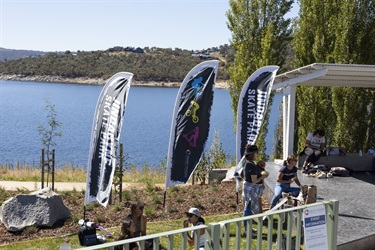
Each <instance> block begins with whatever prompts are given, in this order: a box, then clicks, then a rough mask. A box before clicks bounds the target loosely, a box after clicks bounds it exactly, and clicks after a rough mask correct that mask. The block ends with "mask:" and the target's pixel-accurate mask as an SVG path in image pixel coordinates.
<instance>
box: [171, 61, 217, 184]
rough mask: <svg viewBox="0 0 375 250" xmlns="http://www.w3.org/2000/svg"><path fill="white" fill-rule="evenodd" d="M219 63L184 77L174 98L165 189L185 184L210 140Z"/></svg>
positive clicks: (202, 66)
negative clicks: (211, 117)
mask: <svg viewBox="0 0 375 250" xmlns="http://www.w3.org/2000/svg"><path fill="white" fill-rule="evenodd" d="M218 66H219V62H218V61H217V60H211V61H206V62H202V63H200V64H198V65H197V66H195V67H194V68H193V69H192V70H191V71H190V72H189V73H188V74H187V76H186V77H185V79H184V81H183V82H182V84H181V87H180V90H179V92H178V94H177V97H176V103H175V108H174V113H173V118H172V125H171V134H170V141H169V150H168V159H167V174H166V184H165V188H166V189H167V187H169V186H173V185H176V184H182V183H186V182H187V181H188V180H189V178H190V176H191V174H192V173H193V172H194V170H195V168H196V166H197V164H198V163H199V160H200V158H201V156H202V153H203V150H204V146H205V144H206V141H207V139H208V136H209V129H210V112H211V107H212V103H213V97H214V91H213V87H214V84H215V81H216V75H217V70H218Z"/></svg>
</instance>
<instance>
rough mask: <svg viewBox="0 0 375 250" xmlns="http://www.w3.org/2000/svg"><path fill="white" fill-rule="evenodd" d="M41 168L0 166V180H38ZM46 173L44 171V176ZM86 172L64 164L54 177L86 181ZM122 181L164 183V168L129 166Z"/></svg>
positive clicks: (62, 179) (62, 180)
mask: <svg viewBox="0 0 375 250" xmlns="http://www.w3.org/2000/svg"><path fill="white" fill-rule="evenodd" d="M41 174H42V173H41V168H40V167H36V166H30V165H23V166H20V165H16V166H6V165H2V166H0V180H6V181H40V180H41ZM46 175H47V173H45V176H46ZM86 178H87V172H86V169H85V168H83V167H77V166H74V165H73V164H64V165H63V166H62V167H61V168H58V169H56V170H55V179H56V180H59V181H61V182H86ZM122 178H123V182H128V183H130V182H141V183H164V182H165V170H163V169H162V168H156V169H150V168H149V167H148V166H147V165H145V166H143V167H142V169H137V168H136V167H135V166H131V167H130V169H127V170H126V171H124V175H123V177H122Z"/></svg>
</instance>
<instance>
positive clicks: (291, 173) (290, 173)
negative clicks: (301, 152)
mask: <svg viewBox="0 0 375 250" xmlns="http://www.w3.org/2000/svg"><path fill="white" fill-rule="evenodd" d="M296 163H297V158H296V157H295V156H294V155H289V156H288V158H287V159H286V160H285V161H284V164H283V166H282V167H281V168H280V170H279V173H278V175H277V180H276V187H275V195H274V196H273V198H272V200H271V204H270V206H271V208H272V207H274V206H275V205H276V203H277V201H278V200H279V199H280V197H281V194H282V192H284V193H293V196H295V197H297V196H298V195H299V193H300V191H301V188H300V187H301V183H300V182H299V180H298V176H297V167H296ZM293 182H295V183H296V184H297V185H298V187H291V186H290V184H292V183H293Z"/></svg>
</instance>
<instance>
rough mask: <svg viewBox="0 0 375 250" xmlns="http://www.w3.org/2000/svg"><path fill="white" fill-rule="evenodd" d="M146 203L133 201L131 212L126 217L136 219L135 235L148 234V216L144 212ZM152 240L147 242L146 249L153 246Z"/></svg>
mask: <svg viewBox="0 0 375 250" xmlns="http://www.w3.org/2000/svg"><path fill="white" fill-rule="evenodd" d="M144 207H145V204H144V203H143V202H133V203H132V205H131V207H130V214H129V215H128V216H127V217H126V218H125V219H129V220H133V221H134V226H135V232H134V237H139V236H144V235H146V226H147V217H146V216H145V215H144V214H143V209H144ZM152 242H153V241H152V240H148V241H146V242H145V249H150V248H152Z"/></svg>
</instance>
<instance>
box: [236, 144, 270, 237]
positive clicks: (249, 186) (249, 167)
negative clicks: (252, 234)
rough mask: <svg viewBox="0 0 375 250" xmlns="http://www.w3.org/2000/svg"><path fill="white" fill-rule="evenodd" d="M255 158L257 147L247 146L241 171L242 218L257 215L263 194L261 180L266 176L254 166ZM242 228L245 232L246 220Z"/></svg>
mask: <svg viewBox="0 0 375 250" xmlns="http://www.w3.org/2000/svg"><path fill="white" fill-rule="evenodd" d="M257 157H258V148H257V146H255V145H247V146H246V150H245V158H246V165H245V167H244V169H243V173H244V179H245V181H244V183H243V188H242V201H243V204H244V211H243V216H249V215H252V214H258V213H259V198H260V197H262V194H263V180H264V179H265V178H267V176H268V175H262V169H261V168H260V167H259V166H257V165H256V164H255V162H254V160H255V159H256V158H257ZM244 226H245V230H246V226H247V222H246V220H245V221H244ZM245 234H246V231H245Z"/></svg>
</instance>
